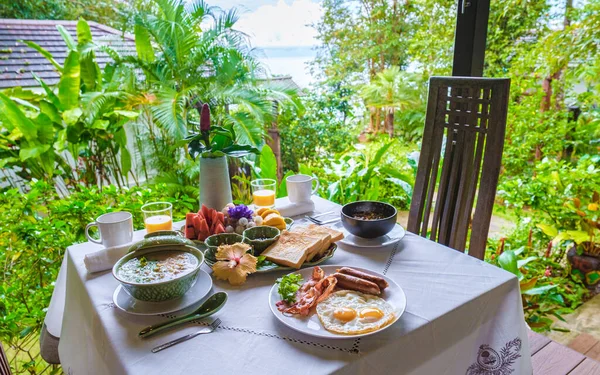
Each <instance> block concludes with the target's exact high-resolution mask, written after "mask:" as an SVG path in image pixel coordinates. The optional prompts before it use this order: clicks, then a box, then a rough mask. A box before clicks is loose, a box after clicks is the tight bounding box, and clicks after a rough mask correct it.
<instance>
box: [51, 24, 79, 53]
mask: <svg viewBox="0 0 600 375" xmlns="http://www.w3.org/2000/svg"><path fill="white" fill-rule="evenodd" d="M56 29H57V30H58V32H59V33H60V35H61V36H62V38H63V40H64V41H65V44H66V45H67V47H69V49H70V50H71V51H77V44H76V43H75V41H74V40H73V37H72V36H71V34H69V32H68V31H67V29H65V27H64V26H63V25H56Z"/></svg>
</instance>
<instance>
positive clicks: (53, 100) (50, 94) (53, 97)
mask: <svg viewBox="0 0 600 375" xmlns="http://www.w3.org/2000/svg"><path fill="white" fill-rule="evenodd" d="M60 72H62V66H61V67H60ZM31 75H32V76H33V78H34V79H35V80H36V81H38V83H39V84H40V86H42V88H43V89H44V91H45V92H46V95H48V99H50V102H51V103H52V104H53V105H54V106H55V107H56V108H59V109H60V108H62V104H61V103H60V99H58V96H56V94H55V93H54V91H53V90H52V89H51V88H50V87H49V86H48V85H47V84H46V83H45V82H44V81H42V79H41V78H40V77H38V76H37V75H36V74H35V73H34V72H31Z"/></svg>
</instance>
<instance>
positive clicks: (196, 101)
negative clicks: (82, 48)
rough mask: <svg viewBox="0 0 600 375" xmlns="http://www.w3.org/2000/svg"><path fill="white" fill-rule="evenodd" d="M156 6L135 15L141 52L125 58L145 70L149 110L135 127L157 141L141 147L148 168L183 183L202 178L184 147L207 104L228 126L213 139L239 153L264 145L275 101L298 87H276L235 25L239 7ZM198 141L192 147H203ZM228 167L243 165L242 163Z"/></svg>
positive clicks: (172, 2) (160, 1)
mask: <svg viewBox="0 0 600 375" xmlns="http://www.w3.org/2000/svg"><path fill="white" fill-rule="evenodd" d="M151 5H152V6H150V7H148V8H147V9H146V10H141V11H140V12H139V13H137V14H136V15H135V17H134V22H135V25H134V33H135V42H136V51H137V56H135V57H132V56H129V57H126V58H124V59H123V61H127V62H131V63H133V64H134V65H135V66H136V67H138V68H139V69H140V70H141V71H143V73H144V76H145V80H144V82H143V85H142V87H141V89H142V91H143V92H144V93H145V98H147V100H146V102H145V103H143V105H142V109H141V110H142V112H143V113H145V116H141V117H140V121H138V122H137V131H138V132H139V133H140V134H142V135H148V136H149V137H150V139H151V142H150V143H149V144H148V145H147V146H146V145H142V147H144V148H145V149H140V150H138V153H139V154H140V155H148V156H150V157H149V160H150V161H149V163H150V165H149V166H148V168H147V169H153V170H156V171H157V177H156V180H157V181H159V180H160V181H161V182H165V183H168V185H169V186H179V187H182V188H183V187H185V186H186V185H192V184H194V183H196V181H197V172H198V170H197V169H196V168H193V167H190V163H189V161H188V160H187V156H186V152H185V151H184V149H183V148H181V145H182V143H183V142H182V141H183V140H184V139H185V138H186V137H187V136H192V138H193V136H194V135H195V132H197V131H198V126H199V120H200V117H201V111H202V107H203V105H204V104H208V105H209V106H210V108H211V111H212V124H213V126H217V127H218V128H219V129H220V130H222V131H221V132H220V134H219V135H216V137H214V138H213V140H211V142H212V141H214V140H216V141H219V142H226V143H228V142H231V144H235V145H236V148H238V151H240V150H241V149H240V147H246V148H248V147H250V146H251V147H253V148H258V149H260V148H261V147H262V145H263V144H264V138H265V135H266V127H267V125H270V124H271V120H272V119H273V116H274V115H275V112H274V110H273V108H274V106H273V102H274V101H277V102H279V103H280V105H281V106H286V105H288V104H290V103H294V95H295V92H294V91H289V90H288V91H282V90H277V89H273V88H271V87H270V85H269V84H268V80H267V77H266V74H265V72H264V69H263V67H262V66H261V65H260V64H259V63H258V61H257V60H256V59H255V58H254V56H253V50H252V49H251V48H250V45H249V42H248V39H247V36H246V35H245V34H243V33H241V32H239V31H237V30H236V29H235V24H236V22H237V20H238V15H237V12H236V10H235V9H232V10H230V11H227V12H222V11H220V10H219V9H217V8H215V7H209V6H208V5H207V4H206V3H205V2H204V1H201V0H194V1H184V0H152V1H151ZM215 129H216V128H215ZM226 134H227V135H226ZM231 137H234V138H235V139H231ZM197 140H198V142H192V146H194V145H195V146H200V144H201V143H200V140H199V139H197ZM211 147H212V146H211ZM219 147H220V148H224V147H226V146H225V145H222V146H219ZM193 149H194V147H192V150H193ZM248 149H249V148H248ZM197 151H198V152H202V150H200V149H198V150H197ZM193 152H194V151H193ZM238 154H239V153H238ZM173 158H175V159H176V160H178V163H177V164H176V167H175V168H174V167H173V163H172V160H173ZM177 165H183V166H184V167H183V168H178V167H177ZM230 165H231V169H232V170H239V169H240V167H241V166H240V162H238V161H230ZM189 172H191V173H189Z"/></svg>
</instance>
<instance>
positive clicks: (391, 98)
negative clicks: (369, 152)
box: [361, 66, 421, 138]
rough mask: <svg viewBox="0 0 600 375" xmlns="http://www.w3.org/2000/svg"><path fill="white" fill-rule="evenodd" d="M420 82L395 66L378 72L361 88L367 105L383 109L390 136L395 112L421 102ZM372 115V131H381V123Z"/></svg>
mask: <svg viewBox="0 0 600 375" xmlns="http://www.w3.org/2000/svg"><path fill="white" fill-rule="evenodd" d="M420 91H421V90H420V88H419V83H418V82H417V81H416V80H415V79H414V76H413V75H410V74H408V73H405V72H402V71H401V70H400V68H398V67H397V66H393V67H390V68H387V69H385V70H383V71H382V72H379V73H377V75H376V76H375V78H374V79H373V80H371V82H370V83H369V84H367V85H364V86H363V88H362V90H361V96H362V98H363V99H364V101H365V103H366V105H367V107H370V108H375V109H382V110H383V112H384V114H385V118H384V121H383V130H384V131H386V132H387V133H388V134H389V136H390V138H392V137H393V136H394V112H395V111H397V110H399V111H404V110H407V109H409V108H411V107H413V106H417V105H418V103H419V101H420V100H419V99H420V96H419V92H420ZM371 112H374V111H371ZM375 120H376V118H375V116H371V123H370V124H371V129H370V130H371V131H373V132H375V133H377V132H378V131H379V123H378V122H376V121H375Z"/></svg>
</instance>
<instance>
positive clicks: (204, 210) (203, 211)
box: [198, 205, 210, 220]
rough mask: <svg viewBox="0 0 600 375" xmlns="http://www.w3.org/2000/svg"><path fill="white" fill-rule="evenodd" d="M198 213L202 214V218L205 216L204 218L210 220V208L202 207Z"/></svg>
mask: <svg viewBox="0 0 600 375" xmlns="http://www.w3.org/2000/svg"><path fill="white" fill-rule="evenodd" d="M198 213H201V214H202V216H204V218H205V219H207V220H208V218H209V217H210V208H208V207H206V206H205V205H202V208H201V209H200V212H198Z"/></svg>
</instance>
